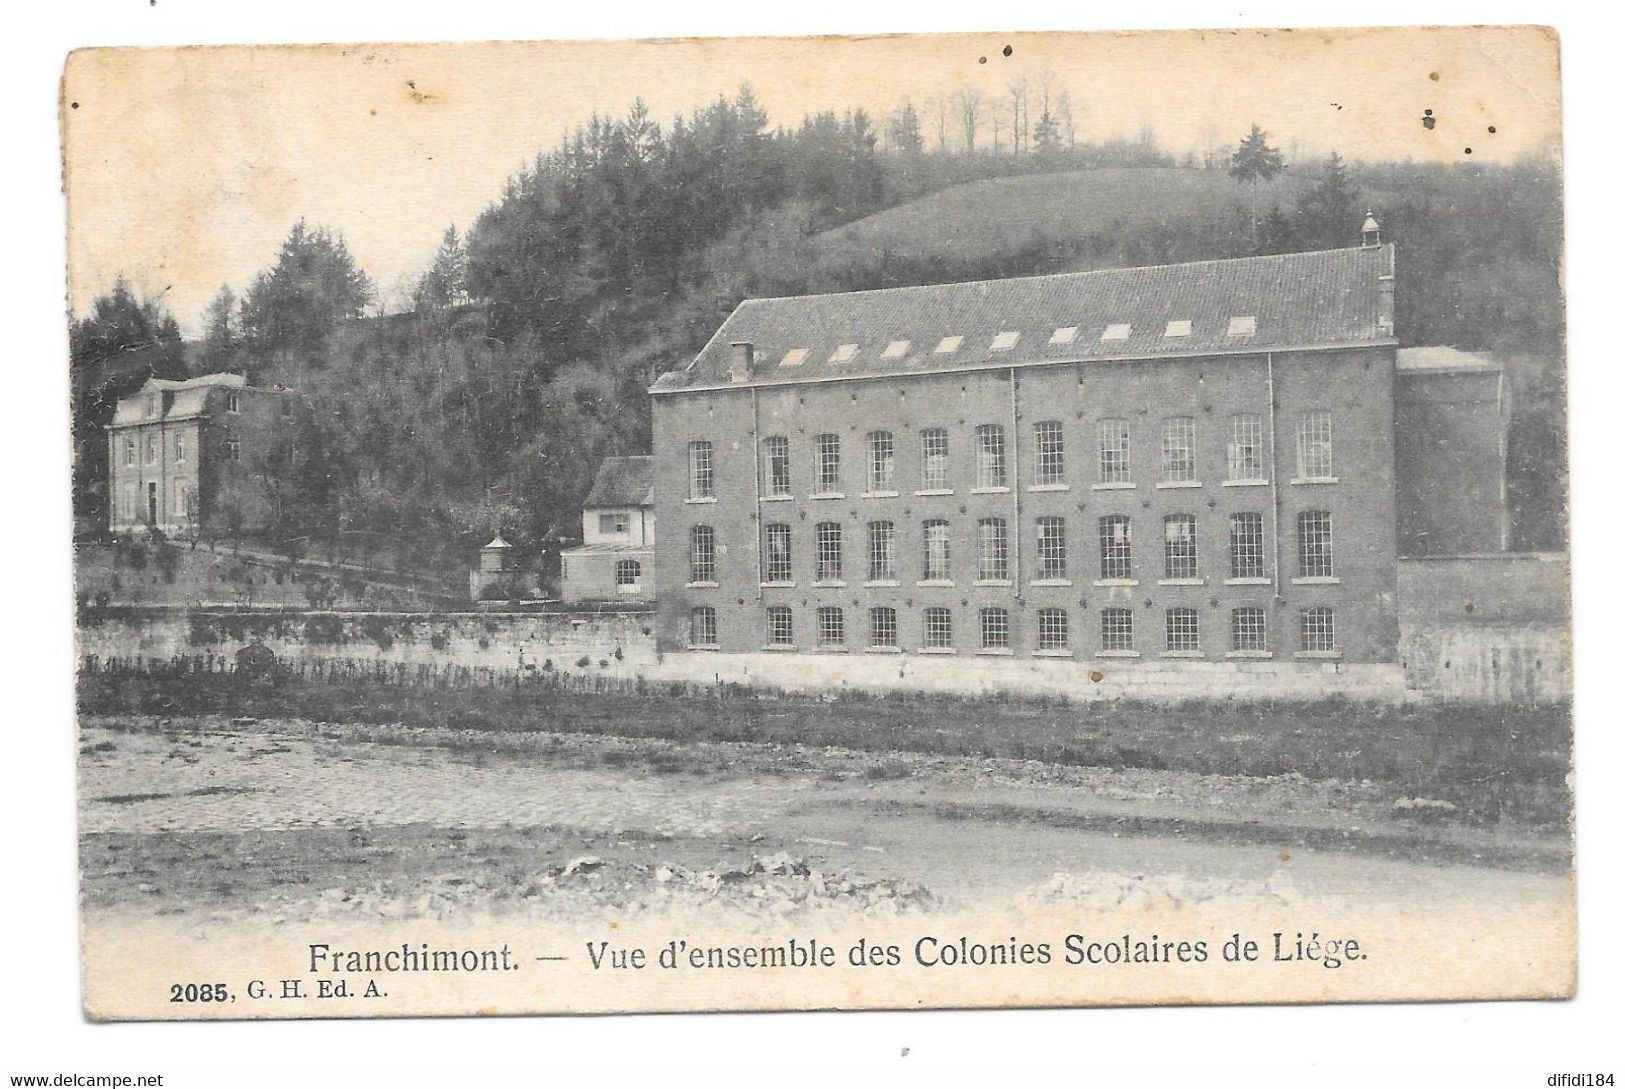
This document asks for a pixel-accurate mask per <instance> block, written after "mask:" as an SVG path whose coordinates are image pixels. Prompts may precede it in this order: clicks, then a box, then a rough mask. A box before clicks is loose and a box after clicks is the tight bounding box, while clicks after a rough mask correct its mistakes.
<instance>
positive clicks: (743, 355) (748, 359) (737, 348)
mask: <svg viewBox="0 0 1625 1089" xmlns="http://www.w3.org/2000/svg"><path fill="white" fill-rule="evenodd" d="M730 348H731V349H732V350H731V352H730V353H729V355H728V378H729V379H730V380H731V381H734V382H744V381H747V380H748V379H749V378H750V368H751V365H752V364H753V363H755V361H756V346H755V345H754V344H752V343H751V342H750V341H748V340H736V341H734V342H733V344H732V345H730Z"/></svg>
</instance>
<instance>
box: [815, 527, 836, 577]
mask: <svg viewBox="0 0 1625 1089" xmlns="http://www.w3.org/2000/svg"><path fill="white" fill-rule="evenodd" d="M813 539H814V541H815V542H816V543H817V546H818V547H817V559H818V564H817V569H816V571H815V572H814V574H813V578H814V579H816V580H817V581H819V582H837V581H839V580H840V577H841V523H839V522H819V523H818V526H817V528H816V529H815V530H814V533H813Z"/></svg>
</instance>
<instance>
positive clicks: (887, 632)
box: [869, 606, 897, 647]
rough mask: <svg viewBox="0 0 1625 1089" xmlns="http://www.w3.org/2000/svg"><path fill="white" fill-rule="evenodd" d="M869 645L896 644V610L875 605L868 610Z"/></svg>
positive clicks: (886, 645) (889, 645)
mask: <svg viewBox="0 0 1625 1089" xmlns="http://www.w3.org/2000/svg"><path fill="white" fill-rule="evenodd" d="M869 645H870V646H871V647H895V646H896V645H897V610H896V609H893V608H889V607H887V606H876V607H875V608H873V609H870V610H869Z"/></svg>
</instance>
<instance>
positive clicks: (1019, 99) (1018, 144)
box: [1005, 76, 1027, 155]
mask: <svg viewBox="0 0 1625 1089" xmlns="http://www.w3.org/2000/svg"><path fill="white" fill-rule="evenodd" d="M1005 86H1006V88H1008V89H1009V91H1010V147H1011V154H1013V155H1020V154H1021V153H1022V151H1024V150H1025V147H1024V146H1023V145H1025V143H1026V137H1025V132H1026V125H1025V122H1024V120H1023V118H1024V116H1025V114H1026V110H1027V77H1026V76H1017V77H1016V78H1015V79H1013V80H1011V81H1010V82H1009V83H1007V84H1005Z"/></svg>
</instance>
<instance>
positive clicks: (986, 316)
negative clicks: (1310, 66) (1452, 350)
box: [654, 246, 1393, 393]
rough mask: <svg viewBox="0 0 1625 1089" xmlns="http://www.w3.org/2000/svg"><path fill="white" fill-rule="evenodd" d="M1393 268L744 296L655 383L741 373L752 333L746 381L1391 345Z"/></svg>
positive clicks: (1294, 257)
mask: <svg viewBox="0 0 1625 1089" xmlns="http://www.w3.org/2000/svg"><path fill="white" fill-rule="evenodd" d="M1392 274H1393V247H1392V246H1374V247H1361V248H1357V249H1342V250H1322V251H1319V252H1314V253H1287V254H1278V255H1272V256H1267V257H1244V258H1239V259H1235V260H1225V261H1198V262H1195V263H1191V264H1183V265H1156V266H1151V267H1148V268H1130V269H1107V270H1103V271H1099V272H1077V273H1067V274H1064V275H1058V276H1028V277H1021V278H1017V279H1008V280H984V281H980V282H976V283H963V284H940V285H935V286H928V287H901V288H888V289H885V290H880V291H853V292H846V293H843V294H836V295H803V296H797V297H791V298H782V299H747V300H745V301H744V302H742V303H740V304H739V306H738V308H737V309H735V310H734V312H733V313H732V314H731V315H729V317H728V320H727V321H725V322H723V324H722V327H721V328H720V329H718V330H717V332H716V334H715V335H714V336H713V337H712V338H711V341H710V343H708V344H707V345H706V346H705V348H704V349H702V350H701V352H700V354H699V355H698V356H696V357H695V359H694V362H693V363H692V364H691V365H690V366H689V367H688V369H687V370H683V371H673V372H671V373H668V374H665V375H662V376H661V378H660V380H659V381H658V382H656V383H655V386H654V392H656V393H663V392H668V391H677V390H684V389H711V388H717V387H721V386H728V385H734V384H737V383H734V382H732V381H731V380H730V375H729V361H730V358H731V354H732V349H731V345H732V344H734V343H737V342H749V343H750V344H751V345H752V348H753V351H754V364H753V366H752V367H751V371H750V377H749V379H748V384H752V385H763V384H783V383H795V382H807V381H824V380H832V379H840V378H848V377H862V376H869V375H890V374H918V373H930V372H932V371H938V370H963V369H968V368H975V367H1008V366H1012V365H1023V364H1034V363H1056V362H1067V361H1076V360H1089V359H1149V358H1156V357H1159V356H1168V355H1210V354H1218V353H1235V352H1261V351H1282V350H1288V349H1301V348H1327V347H1335V346H1343V345H1360V344H1391V343H1393V330H1392V329H1391V328H1389V327H1387V326H1385V325H1384V324H1383V323H1382V322H1381V321H1380V320H1379V315H1380V313H1381V307H1382V303H1381V299H1380V294H1381V289H1382V283H1381V281H1382V280H1383V279H1385V278H1388V277H1391V276H1392ZM1388 286H1389V287H1391V286H1392V283H1391V281H1390V283H1389V284H1388ZM1248 319H1250V320H1248ZM1011 334H1017V335H1015V336H1012V335H1011ZM954 338H959V339H958V341H957V343H956V342H955V340H954ZM939 349H940V350H939ZM832 358H833V360H834V361H833V362H832V361H831V360H832Z"/></svg>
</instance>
